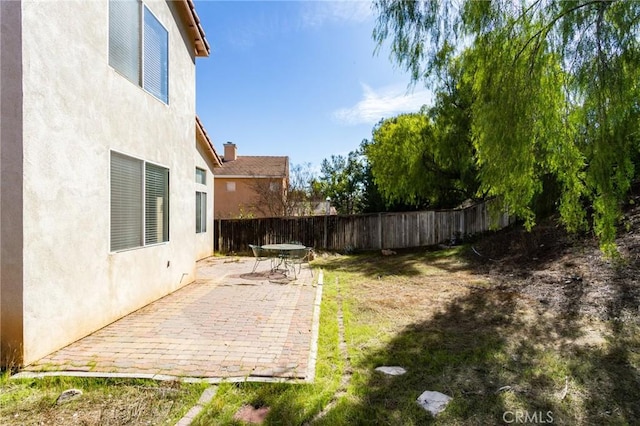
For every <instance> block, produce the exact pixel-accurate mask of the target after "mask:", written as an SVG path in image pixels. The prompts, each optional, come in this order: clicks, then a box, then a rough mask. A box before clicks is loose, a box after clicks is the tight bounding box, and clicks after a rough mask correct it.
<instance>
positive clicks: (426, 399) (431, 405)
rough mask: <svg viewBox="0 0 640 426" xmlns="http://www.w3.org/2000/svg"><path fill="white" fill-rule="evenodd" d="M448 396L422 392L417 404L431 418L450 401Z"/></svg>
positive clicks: (433, 392)
mask: <svg viewBox="0 0 640 426" xmlns="http://www.w3.org/2000/svg"><path fill="white" fill-rule="evenodd" d="M452 399H453V398H451V397H450V396H448V395H445V394H443V393H440V392H435V391H424V392H422V394H421V395H420V396H419V397H418V399H417V402H418V404H419V405H420V406H421V407H422V408H424V409H425V410H427V411H428V412H430V413H431V414H432V415H433V416H437V415H438V414H440V413H441V412H442V411H443V410H444V409H445V408H447V404H449V402H450V401H451V400H452Z"/></svg>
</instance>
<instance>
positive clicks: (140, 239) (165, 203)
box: [109, 151, 171, 253]
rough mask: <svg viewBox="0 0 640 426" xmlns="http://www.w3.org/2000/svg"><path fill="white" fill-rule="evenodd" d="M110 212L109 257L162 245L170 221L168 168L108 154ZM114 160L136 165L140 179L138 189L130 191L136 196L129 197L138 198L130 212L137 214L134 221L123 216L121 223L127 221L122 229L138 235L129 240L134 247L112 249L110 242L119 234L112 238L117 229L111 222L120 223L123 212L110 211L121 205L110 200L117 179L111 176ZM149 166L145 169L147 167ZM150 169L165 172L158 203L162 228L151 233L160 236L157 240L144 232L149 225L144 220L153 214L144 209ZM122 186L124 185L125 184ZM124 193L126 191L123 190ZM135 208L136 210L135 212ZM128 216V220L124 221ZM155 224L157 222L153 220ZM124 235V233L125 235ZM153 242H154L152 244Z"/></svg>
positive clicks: (124, 155) (147, 195)
mask: <svg viewBox="0 0 640 426" xmlns="http://www.w3.org/2000/svg"><path fill="white" fill-rule="evenodd" d="M109 155H110V191H109V192H110V200H111V201H110V212H111V219H110V232H111V237H110V243H109V247H110V251H111V252H113V253H117V252H121V251H127V250H133V249H137V248H143V247H149V246H155V245H161V244H166V243H168V242H169V241H170V232H169V231H170V219H171V215H170V198H171V195H170V194H171V192H170V189H171V171H170V169H169V168H168V167H166V166H163V165H161V164H157V163H153V162H150V161H145V160H142V159H140V158H136V157H134V156H131V155H127V154H123V153H121V152H117V151H110V154H109ZM114 156H115V157H124V158H125V159H127V160H129V161H131V162H132V163H133V162H137V163H139V164H140V173H141V174H140V176H141V182H140V186H139V187H138V189H137V190H136V189H135V187H132V191H134V192H138V191H139V193H138V194H133V195H134V196H139V198H140V203H139V204H137V203H136V204H137V205H136V206H134V207H135V210H139V212H134V213H138V214H137V216H138V217H137V219H134V218H133V217H132V216H131V215H126V212H125V215H124V220H128V221H129V222H127V223H126V224H125V225H124V227H125V228H130V229H134V230H135V231H136V233H138V235H134V236H132V237H131V238H130V241H135V240H137V242H135V243H128V244H127V245H125V246H122V245H116V246H115V247H114V239H117V238H118V237H119V236H120V235H122V234H115V235H114V232H116V233H117V232H119V231H118V230H117V229H116V227H117V225H116V224H114V218H115V219H116V220H119V221H122V220H123V215H122V214H120V213H122V212H123V211H122V210H120V211H114V209H118V204H124V203H118V202H116V201H115V200H114V179H116V178H117V176H115V174H114V169H113V159H114ZM148 166H149V167H148ZM151 168H156V169H158V170H163V171H166V181H165V182H164V184H165V186H164V187H163V188H162V191H163V195H165V197H162V201H161V203H162V204H161V208H162V217H161V219H160V220H161V221H162V226H160V227H157V228H156V229H155V232H156V236H158V235H159V234H158V232H162V235H161V236H160V238H159V239H158V238H153V236H152V235H151V234H150V233H149V231H148V230H147V225H148V224H149V223H151V222H152V221H151V219H150V218H149V217H150V216H148V215H149V214H152V213H154V212H152V211H150V210H148V209H147V207H148V197H149V196H150V195H153V194H152V193H151V192H150V191H151V188H152V187H151V185H150V181H149V180H148V174H147V170H148V169H151ZM125 184H126V182H125ZM125 189H126V188H125ZM138 207H139V208H138ZM155 214H156V215H157V214H158V210H156V211H155ZM127 216H128V217H127ZM136 220H137V221H139V222H137V223H136V222H131V221H136ZM156 220H157V219H156ZM125 232H126V231H125ZM154 240H155V241H154Z"/></svg>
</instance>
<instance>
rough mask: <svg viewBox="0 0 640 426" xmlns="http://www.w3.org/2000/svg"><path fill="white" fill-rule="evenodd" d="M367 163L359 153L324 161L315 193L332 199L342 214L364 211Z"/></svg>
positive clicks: (333, 157) (333, 156) (332, 157)
mask: <svg viewBox="0 0 640 426" xmlns="http://www.w3.org/2000/svg"><path fill="white" fill-rule="evenodd" d="M364 180H365V162H364V159H363V158H362V155H361V154H360V153H359V152H358V151H352V152H350V153H349V155H348V156H347V157H344V156H342V155H332V156H331V158H330V159H324V160H322V164H321V166H320V178H319V179H318V180H317V181H316V182H315V185H314V186H315V191H316V192H319V193H321V194H323V195H324V196H326V197H329V198H331V205H333V206H334V207H335V208H336V210H337V212H338V213H340V214H353V213H359V212H361V211H362V207H363V206H362V203H363V197H364V189H365V186H364Z"/></svg>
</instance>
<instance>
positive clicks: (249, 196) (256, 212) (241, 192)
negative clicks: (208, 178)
mask: <svg viewBox="0 0 640 426" xmlns="http://www.w3.org/2000/svg"><path fill="white" fill-rule="evenodd" d="M214 173H215V171H214ZM256 179H263V180H266V181H267V183H262V184H261V185H262V186H268V184H269V182H276V183H278V184H279V185H280V187H281V188H284V187H285V185H286V179H271V178H255V177H246V178H245V177H235V178H234V177H226V176H216V178H215V196H216V199H215V216H216V219H229V218H232V219H235V218H239V217H266V216H269V214H268V211H267V210H266V209H264V208H263V209H259V208H257V203H259V202H260V197H258V195H257V194H256ZM227 182H235V186H236V190H235V191H228V190H227Z"/></svg>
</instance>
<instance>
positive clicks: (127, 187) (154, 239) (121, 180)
mask: <svg viewBox="0 0 640 426" xmlns="http://www.w3.org/2000/svg"><path fill="white" fill-rule="evenodd" d="M165 241H169V169H167V168H165V167H161V166H158V165H155V164H151V163H147V162H145V161H142V160H138V159H136V158H132V157H129V156H126V155H123V154H119V153H117V152H112V153H111V251H118V250H125V249H129V248H135V247H142V246H145V245H148V244H156V243H161V242H165Z"/></svg>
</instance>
